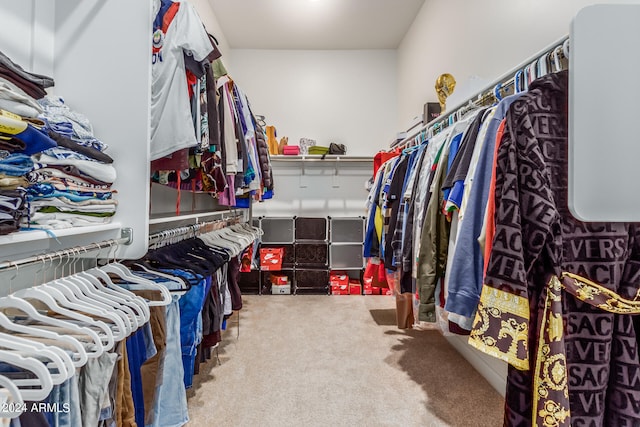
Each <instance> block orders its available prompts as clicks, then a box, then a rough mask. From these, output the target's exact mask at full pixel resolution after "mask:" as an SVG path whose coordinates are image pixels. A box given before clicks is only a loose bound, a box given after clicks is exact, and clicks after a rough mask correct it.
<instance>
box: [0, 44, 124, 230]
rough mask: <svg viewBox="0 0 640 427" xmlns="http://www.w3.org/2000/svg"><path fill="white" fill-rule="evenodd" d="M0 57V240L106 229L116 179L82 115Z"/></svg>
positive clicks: (48, 82) (47, 82)
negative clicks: (39, 231)
mask: <svg viewBox="0 0 640 427" xmlns="http://www.w3.org/2000/svg"><path fill="white" fill-rule="evenodd" d="M51 86H53V80H52V79H51V78H49V77H46V76H41V75H37V74H33V73H30V72H27V71H25V70H23V69H22V68H21V67H20V66H19V65H17V64H15V63H13V62H12V61H11V60H10V59H9V58H8V57H7V56H5V55H4V54H2V52H0V234H7V233H10V232H13V231H17V230H18V229H20V228H25V227H26V228H43V229H59V228H69V227H75V226H84V225H95V224H104V223H108V222H109V221H110V220H111V217H113V215H114V214H115V211H116V204H117V203H116V201H115V200H113V198H112V195H113V193H114V191H113V190H112V189H111V185H112V184H113V182H114V181H115V179H116V171H115V168H114V167H113V165H112V163H113V159H112V158H111V157H109V156H108V155H106V154H105V153H103V150H104V149H105V148H106V145H105V144H104V143H103V142H101V141H99V140H98V139H97V138H95V136H94V135H93V129H92V127H91V124H90V123H89V121H88V120H87V118H86V117H84V116H83V115H81V114H79V113H77V112H74V111H72V110H71V109H70V108H68V107H67V106H66V105H65V103H64V100H63V99H62V98H60V97H56V96H51V95H47V94H46V91H45V89H46V88H48V87H51Z"/></svg>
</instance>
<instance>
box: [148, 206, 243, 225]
mask: <svg viewBox="0 0 640 427" xmlns="http://www.w3.org/2000/svg"><path fill="white" fill-rule="evenodd" d="M238 210H239V211H242V210H240V209H238ZM234 213H236V212H235V211H234V210H231V211H230V210H222V211H204V212H195V213H191V214H186V215H172V216H168V215H167V216H162V214H160V215H158V216H155V215H152V217H151V218H150V219H149V225H158V224H169V223H172V222H179V221H189V220H195V222H198V220H199V219H201V218H207V219H222V218H225V217H227V216H228V215H233V214H234Z"/></svg>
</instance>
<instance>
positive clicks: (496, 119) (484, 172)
mask: <svg viewBox="0 0 640 427" xmlns="http://www.w3.org/2000/svg"><path fill="white" fill-rule="evenodd" d="M520 96H521V94H517V95H512V96H510V97H507V98H505V99H503V100H502V101H501V102H500V104H499V105H498V107H497V108H496V110H495V113H494V114H493V116H492V117H491V118H489V119H488V122H489V124H488V126H487V133H486V137H485V141H484V143H483V144H482V150H481V151H480V154H479V157H478V160H477V162H475V167H474V175H475V176H474V177H473V178H472V179H471V180H470V182H469V184H471V185H469V187H471V188H470V190H469V198H468V199H467V202H466V209H465V215H464V217H463V219H462V220H461V222H460V225H459V226H460V228H459V231H458V240H457V242H456V247H455V252H454V254H453V259H452V260H451V263H449V264H448V271H449V272H450V274H451V276H450V280H449V283H450V286H449V290H448V296H447V302H446V305H445V309H446V310H447V311H449V312H451V313H456V314H459V315H461V316H465V317H471V318H473V316H475V311H476V307H477V306H478V300H479V299H480V291H481V290H482V279H483V272H484V253H483V251H482V249H481V247H480V244H479V243H478V241H477V239H478V237H479V236H480V233H481V229H482V225H483V220H484V212H485V209H486V206H487V200H488V199H489V185H490V183H491V174H492V171H493V160H494V149H495V146H496V137H497V133H498V127H499V125H500V123H501V122H502V120H503V119H504V116H505V115H506V114H507V111H508V109H509V106H511V104H512V103H513V102H514V101H515V100H516V99H518V98H519V97H520ZM473 164H474V163H473V162H472V165H473ZM470 172H471V170H470ZM466 187H467V184H465V191H466V190H467V188H466Z"/></svg>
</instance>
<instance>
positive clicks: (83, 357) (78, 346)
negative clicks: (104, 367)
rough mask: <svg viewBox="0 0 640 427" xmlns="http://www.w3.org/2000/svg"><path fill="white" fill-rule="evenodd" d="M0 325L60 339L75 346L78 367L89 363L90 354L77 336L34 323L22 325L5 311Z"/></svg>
mask: <svg viewBox="0 0 640 427" xmlns="http://www.w3.org/2000/svg"><path fill="white" fill-rule="evenodd" d="M0 326H2V327H3V328H4V329H6V330H9V331H12V332H18V333H22V334H27V335H31V336H34V337H41V338H46V339H49V340H54V341H58V342H60V343H66V344H68V345H69V346H70V347H71V348H74V349H75V350H76V351H75V352H74V353H73V357H72V360H73V363H74V365H75V366H76V367H81V366H84V365H85V364H86V363H87V360H88V356H87V351H86V350H85V348H84V346H83V345H82V343H81V342H80V341H79V340H77V339H76V338H74V337H72V336H69V335H61V334H58V333H56V332H54V331H50V330H46V329H40V328H38V327H36V326H33V325H21V324H19V323H14V322H12V321H11V319H9V317H7V316H6V315H5V314H4V313H2V312H0Z"/></svg>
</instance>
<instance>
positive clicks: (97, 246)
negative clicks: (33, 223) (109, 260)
mask: <svg viewBox="0 0 640 427" xmlns="http://www.w3.org/2000/svg"><path fill="white" fill-rule="evenodd" d="M129 243H131V238H130V237H128V236H125V237H121V238H119V239H110V240H103V241H101V242H96V243H91V244H88V245H85V246H75V247H71V248H67V249H63V250H60V251H56V252H50V253H45V254H40V255H34V256H30V257H28V258H23V259H19V260H16V261H3V262H1V263H0V272H2V271H4V270H9V269H12V268H13V269H18V268H19V267H22V266H25V265H29V264H40V263H42V262H43V261H48V260H55V259H63V258H71V257H77V256H78V255H80V254H84V253H86V252H94V251H100V250H102V249H107V248H113V247H114V246H119V245H127V244H129Z"/></svg>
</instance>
